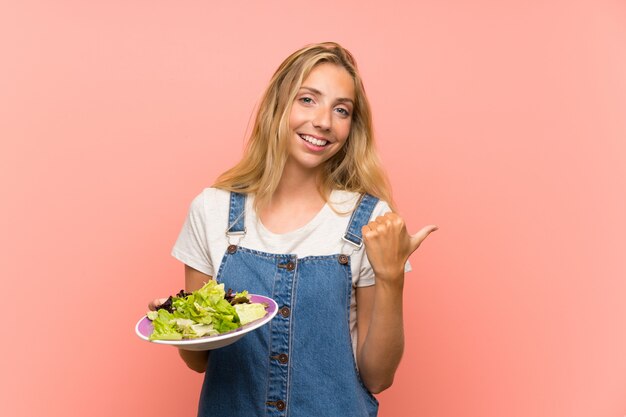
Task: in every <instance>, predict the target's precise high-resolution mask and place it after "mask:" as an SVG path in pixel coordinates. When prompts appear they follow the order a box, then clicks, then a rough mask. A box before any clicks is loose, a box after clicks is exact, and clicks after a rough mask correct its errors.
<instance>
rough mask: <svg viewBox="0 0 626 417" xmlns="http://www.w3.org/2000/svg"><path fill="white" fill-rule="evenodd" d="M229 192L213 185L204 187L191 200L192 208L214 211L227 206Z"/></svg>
mask: <svg viewBox="0 0 626 417" xmlns="http://www.w3.org/2000/svg"><path fill="white" fill-rule="evenodd" d="M229 202H230V192H229V191H226V190H222V189H219V188H215V187H206V188H204V189H203V190H202V191H200V193H198V194H197V195H196V196H195V197H194V199H193V200H192V202H191V209H192V210H203V211H206V210H209V211H216V210H220V209H222V208H223V207H226V208H228V204H229Z"/></svg>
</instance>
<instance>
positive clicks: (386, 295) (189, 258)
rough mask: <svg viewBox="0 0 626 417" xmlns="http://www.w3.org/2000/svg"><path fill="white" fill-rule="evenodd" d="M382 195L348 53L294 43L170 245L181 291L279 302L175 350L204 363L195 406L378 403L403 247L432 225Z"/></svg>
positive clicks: (393, 330)
mask: <svg viewBox="0 0 626 417" xmlns="http://www.w3.org/2000/svg"><path fill="white" fill-rule="evenodd" d="M391 202H392V200H391V191H390V189H389V186H388V183H387V180H386V177H385V175H384V173H383V171H382V169H381V167H380V165H379V162H378V157H377V154H376V151H375V149H374V143H373V134H372V120H371V114H370V107H369V104H368V101H367V98H366V96H365V91H364V88H363V83H362V81H361V78H360V76H359V73H358V71H357V67H356V63H355V61H354V59H353V57H352V55H351V54H350V53H349V52H348V51H347V50H346V49H344V48H342V47H341V46H340V45H338V44H336V43H322V44H316V45H310V46H307V47H305V48H303V49H301V50H299V51H297V52H295V53H293V54H292V55H291V56H289V57H288V58H287V59H286V60H285V61H284V62H283V63H282V64H281V65H280V67H279V68H278V70H277V71H276V73H275V74H274V76H273V78H272V80H271V81H270V84H269V86H268V88H267V91H266V92H265V95H264V97H263V99H262V101H261V103H260V106H259V110H258V114H257V117H256V121H255V125H254V129H253V131H252V134H251V137H250V139H249V142H248V146H247V149H246V151H245V154H244V156H243V158H242V160H241V162H239V163H238V164H237V165H236V166H235V167H233V168H232V169H230V170H228V171H226V172H225V173H224V174H222V175H221V176H220V177H219V178H218V179H217V182H216V183H215V184H214V185H213V187H211V188H207V189H205V190H204V191H203V192H202V193H201V194H200V195H198V197H196V198H195V199H194V201H193V203H192V205H191V208H190V211H189V215H188V217H187V220H186V222H185V225H184V227H183V229H182V231H181V234H180V236H179V238H178V240H177V242H176V245H175V247H174V249H173V252H172V253H173V256H175V257H176V258H177V259H179V260H180V261H182V262H183V263H184V264H185V285H186V290H187V291H193V290H196V289H198V288H200V287H201V286H202V285H203V284H204V283H205V282H207V281H208V280H210V279H217V280H218V281H219V282H223V283H225V286H226V288H232V289H233V290H234V291H242V290H248V291H249V292H250V293H255V294H261V295H265V296H268V297H271V298H273V299H274V300H275V301H276V302H277V303H278V305H279V313H278V314H277V315H276V317H275V318H274V319H273V320H272V322H271V323H270V324H269V325H267V326H264V327H262V328H260V329H258V330H255V331H254V332H252V333H250V334H248V335H246V337H244V338H242V339H241V340H239V341H238V342H236V343H234V344H232V345H230V346H227V347H224V348H221V349H217V350H214V351H210V352H208V351H207V352H192V351H185V350H180V351H179V352H180V356H181V357H182V358H183V360H184V361H185V362H186V364H187V366H189V367H190V368H191V369H194V370H196V371H198V372H205V371H206V374H205V380H204V385H203V389H202V394H201V398H200V406H199V413H198V414H199V415H200V416H213V417H221V416H224V417H238V416H242V417H243V416H245V417H248V416H293V417H298V416H342V417H349V416H355V417H356V416H375V415H377V411H378V402H377V401H376V399H375V398H374V397H373V395H372V393H379V392H381V391H383V390H385V389H386V388H388V387H389V386H390V385H391V384H392V381H393V377H394V374H395V372H396V369H397V367H398V364H399V362H400V358H401V356H402V351H403V346H404V335H403V319H402V290H403V284H404V273H405V270H408V269H409V268H410V267H409V264H408V258H409V255H410V254H411V253H412V252H413V251H414V250H416V249H417V247H418V246H419V245H420V243H421V242H422V241H423V240H424V239H425V238H426V237H427V236H428V234H429V233H431V232H432V231H434V230H436V229H437V227H436V226H434V225H431V226H427V227H424V228H423V229H422V230H421V231H420V232H419V233H417V234H415V235H412V236H411V235H409V233H408V232H407V230H406V227H405V224H404V221H403V220H402V218H401V217H400V216H398V215H397V214H395V213H393V212H392V211H391V208H390V206H389V204H391ZM388 203H389V204H388ZM155 303H158V300H155V301H154V302H153V303H152V306H154V304H155Z"/></svg>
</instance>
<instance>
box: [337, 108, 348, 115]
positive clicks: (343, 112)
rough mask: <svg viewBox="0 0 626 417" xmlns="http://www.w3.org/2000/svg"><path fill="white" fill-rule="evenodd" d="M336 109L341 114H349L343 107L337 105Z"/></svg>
mask: <svg viewBox="0 0 626 417" xmlns="http://www.w3.org/2000/svg"><path fill="white" fill-rule="evenodd" d="M337 111H338V112H339V113H341V114H342V115H343V116H350V112H349V111H348V110H346V109H344V108H343V107H338V108H337Z"/></svg>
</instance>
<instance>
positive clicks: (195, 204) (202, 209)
mask: <svg viewBox="0 0 626 417" xmlns="http://www.w3.org/2000/svg"><path fill="white" fill-rule="evenodd" d="M172 256H173V257H174V258H176V259H178V260H179V261H181V262H182V263H184V264H185V265H188V266H190V267H192V268H194V269H196V270H198V271H200V272H202V273H205V274H207V275H211V276H213V275H214V267H213V263H212V262H211V256H210V252H209V242H208V235H207V209H206V193H201V194H200V195H198V196H197V197H196V198H195V199H194V200H193V201H192V202H191V206H190V207H189V212H188V214H187V218H186V219H185V223H184V224H183V228H182V230H181V231H180V234H179V235H178V239H177V240H176V243H175V244H174V248H173V249H172Z"/></svg>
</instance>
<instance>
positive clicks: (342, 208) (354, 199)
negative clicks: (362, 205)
mask: <svg viewBox="0 0 626 417" xmlns="http://www.w3.org/2000/svg"><path fill="white" fill-rule="evenodd" d="M360 199H361V193H357V192H355V191H345V190H333V191H332V192H331V194H330V197H329V199H328V203H329V204H330V205H332V206H333V208H334V209H335V210H336V211H338V212H343V213H351V212H352V211H353V210H354V209H355V208H356V206H357V204H358V203H359V201H360ZM388 211H391V208H390V207H389V204H387V202H386V201H383V200H378V202H377V203H376V206H374V210H373V213H372V215H373V217H375V216H380V215H383V214H385V213H386V212H388Z"/></svg>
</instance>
